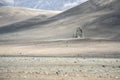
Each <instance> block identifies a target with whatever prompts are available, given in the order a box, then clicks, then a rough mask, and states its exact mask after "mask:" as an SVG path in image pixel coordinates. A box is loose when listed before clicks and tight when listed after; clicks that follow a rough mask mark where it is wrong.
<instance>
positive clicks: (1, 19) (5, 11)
mask: <svg viewBox="0 0 120 80" xmlns="http://www.w3.org/2000/svg"><path fill="white" fill-rule="evenodd" d="M58 13H59V12H57V11H55V12H53V11H47V10H35V9H29V8H20V7H10V6H3V7H0V26H2V25H8V24H12V23H16V22H19V21H23V20H26V19H30V18H33V17H35V16H37V17H36V18H38V17H39V19H45V18H48V17H51V16H53V15H56V14H58ZM36 18H35V19H36Z"/></svg>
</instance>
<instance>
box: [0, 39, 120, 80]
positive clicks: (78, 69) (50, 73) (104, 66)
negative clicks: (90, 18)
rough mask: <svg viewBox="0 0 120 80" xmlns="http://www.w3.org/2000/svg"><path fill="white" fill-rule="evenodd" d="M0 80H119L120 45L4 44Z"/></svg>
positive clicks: (97, 42)
mask: <svg viewBox="0 0 120 80" xmlns="http://www.w3.org/2000/svg"><path fill="white" fill-rule="evenodd" d="M43 56H44V57H43ZM0 80H120V41H118V40H87V39H86V40H59V41H43V42H40V41H32V42H30V41H27V42H26V41H21V42H17V41H15V42H14V41H6V42H5V41H3V42H2V41H1V42H0Z"/></svg>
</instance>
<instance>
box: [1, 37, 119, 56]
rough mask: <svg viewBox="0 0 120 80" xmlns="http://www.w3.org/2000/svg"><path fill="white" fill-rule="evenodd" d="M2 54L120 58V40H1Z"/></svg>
mask: <svg viewBox="0 0 120 80" xmlns="http://www.w3.org/2000/svg"><path fill="white" fill-rule="evenodd" d="M0 55H1V56H8V55H9V56H11V55H12V56H58V57H60V56H62V57H64V56H65V57H66V56H67V57H74V56H76V57H102V58H103V57H107V58H120V41H119V40H87V39H86V40H84V39H83V40H59V41H43V42H40V41H32V42H30V41H23V42H22V41H21V42H17V41H15V42H14V41H13V42H12V41H11V42H1V43H0Z"/></svg>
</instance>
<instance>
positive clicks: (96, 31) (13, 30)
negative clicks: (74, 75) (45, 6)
mask: <svg viewBox="0 0 120 80" xmlns="http://www.w3.org/2000/svg"><path fill="white" fill-rule="evenodd" d="M119 4H120V1H119V0H89V1H87V2H85V3H83V4H81V5H79V6H77V7H74V8H72V9H70V10H67V11H65V12H63V13H61V14H58V15H56V16H54V17H51V18H49V19H47V20H44V21H42V22H41V21H38V22H36V23H35V22H33V24H32V23H31V24H30V23H25V24H24V22H21V23H16V24H12V25H8V26H3V27H2V28H0V37H1V40H17V41H19V40H24V41H25V40H26V41H27V40H31V41H32V40H54V39H71V38H92V39H93V38H95V39H96V38H97V39H120V31H119V29H120V23H119V22H120V5H119ZM33 21H34V19H33ZM28 24H29V25H28Z"/></svg>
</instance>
